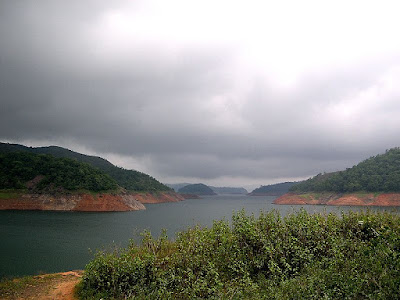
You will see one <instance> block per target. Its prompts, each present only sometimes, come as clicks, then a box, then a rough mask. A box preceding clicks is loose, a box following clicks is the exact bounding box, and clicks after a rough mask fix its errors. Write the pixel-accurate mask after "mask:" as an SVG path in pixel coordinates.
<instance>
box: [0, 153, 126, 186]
mask: <svg viewBox="0 0 400 300" xmlns="http://www.w3.org/2000/svg"><path fill="white" fill-rule="evenodd" d="M117 188H118V184H117V183H116V182H115V180H113V179H112V178H111V177H110V176H109V175H107V174H105V173H103V172H102V171H100V170H99V169H96V168H94V167H92V166H90V165H89V164H86V163H82V162H78V161H76V160H73V159H70V158H56V157H54V156H51V155H48V154H34V153H28V152H9V153H2V154H0V189H30V190H33V191H35V192H38V191H47V192H53V191H63V190H69V191H72V190H87V191H94V192H99V191H107V190H116V189H117Z"/></svg>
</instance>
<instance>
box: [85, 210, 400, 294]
mask: <svg viewBox="0 0 400 300" xmlns="http://www.w3.org/2000/svg"><path fill="white" fill-rule="evenodd" d="M231 223H232V224H229V222H227V221H218V222H214V224H213V226H212V227H211V228H200V227H195V228H191V229H188V230H186V231H184V232H181V233H179V234H178V236H177V238H176V240H175V241H169V240H168V239H167V237H166V235H165V233H163V234H162V235H161V237H160V238H158V239H154V238H152V236H151V234H150V233H148V232H145V233H144V234H143V240H142V244H141V245H140V246H137V245H134V244H133V243H131V245H130V246H129V247H127V248H126V249H120V250H115V251H114V252H113V253H105V252H99V253H97V255H96V257H95V258H94V260H93V261H91V262H90V263H89V264H88V265H87V266H86V270H85V275H84V277H83V280H82V282H81V285H80V287H79V294H80V296H81V297H82V298H84V299H85V298H88V299H100V298H113V299H114V298H115V299H126V298H128V299H129V298H135V299H170V298H172V299H192V298H214V299H221V298H222V299H397V298H398V297H399V294H400V217H399V216H398V215H396V214H389V213H379V214H378V213H372V212H360V213H354V212H350V213H348V214H343V215H342V216H337V215H334V214H308V213H307V212H305V211H304V210H303V211H300V212H299V213H296V214H291V215H289V216H287V217H285V218H281V217H280V216H279V214H278V213H276V212H269V213H261V214H260V216H259V217H254V216H247V215H246V214H245V213H244V211H241V212H239V213H237V214H235V215H234V216H233V217H232V222H231Z"/></svg>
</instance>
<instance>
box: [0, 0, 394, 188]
mask: <svg viewBox="0 0 400 300" xmlns="http://www.w3.org/2000/svg"><path fill="white" fill-rule="evenodd" d="M150 3H152V2H150ZM156 3H157V2H156ZM159 4H160V5H161V3H159ZM178 4H179V3H178ZM155 7H156V5H155V6H152V5H150V4H148V2H142V1H134V3H130V2H129V1H116V2H114V3H113V4H112V5H111V4H110V3H109V2H108V1H85V2H81V1H68V2H67V3H66V2H62V1H41V2H40V3H38V2H36V1H2V2H1V4H0V41H1V50H0V98H1V112H0V139H3V140H8V141H16V142H27V141H29V142H30V143H32V144H38V143H39V144H40V143H58V144H60V145H63V146H68V147H69V148H72V149H76V150H78V149H81V148H84V149H86V150H87V151H88V152H90V153H97V154H101V155H105V156H108V157H110V158H111V157H112V158H113V159H115V160H116V161H118V164H119V165H122V166H124V167H127V168H137V169H140V170H142V171H145V172H149V173H150V174H152V175H153V176H155V177H157V178H160V179H162V180H163V181H165V182H167V181H169V182H171V181H174V180H178V178H179V179H184V178H190V179H198V180H208V181H209V182H212V181H213V182H215V184H216V185H218V184H219V183H220V184H224V185H226V184H228V183H229V182H227V181H228V180H230V179H232V180H234V178H236V181H235V183H237V182H238V180H239V179H240V180H242V181H243V183H244V184H251V183H255V184H263V183H265V184H266V183H269V182H274V181H276V180H278V179H279V180H281V179H284V178H302V177H306V176H310V175H313V174H316V173H319V172H323V171H333V170H340V169H343V168H345V167H350V166H352V165H353V164H354V163H356V162H358V161H360V160H361V159H364V158H367V157H368V156H370V155H374V154H377V153H379V152H383V151H384V150H385V149H387V148H390V147H393V146H398V145H399V144H400V140H399V138H398V131H399V128H400V121H399V120H400V119H399V118H398V117H397V116H398V114H399V112H400V102H399V101H398V99H399V96H400V89H399V86H400V85H399V78H400V57H399V56H398V55H396V51H395V50H398V48H396V47H394V46H393V45H392V44H388V45H387V46H388V50H387V51H386V50H385V49H383V50H385V51H383V50H382V51H381V52H379V51H378V53H377V54H376V53H375V54H374V53H373V55H372V54H368V55H364V56H363V55H361V56H362V59H358V58H357V59H354V57H353V56H352V55H350V56H349V57H350V58H349V57H347V56H346V55H345V54H344V55H343V57H342V56H340V57H336V58H334V55H336V54H335V51H334V50H335V49H334V50H332V62H331V61H330V57H329V56H328V55H326V54H324V55H326V56H324V57H323V58H324V59H325V60H324V61H323V63H325V65H324V64H323V63H322V64H321V65H319V64H318V63H316V62H318V61H317V60H316V58H314V57H313V56H312V55H310V54H309V53H307V52H304V49H307V50H310V51H313V48H312V47H313V46H315V45H318V44H311V45H309V47H308V48H307V45H302V46H301V47H300V48H299V51H298V52H296V49H293V50H292V51H289V52H288V50H287V49H285V51H282V52H283V54H282V56H279V53H280V52H279V47H278V48H277V46H276V47H275V48H276V49H274V46H273V45H272V43H273V42H274V41H275V42H279V43H282V40H281V39H280V37H279V34H278V35H277V33H276V32H275V33H274V34H275V39H276V40H272V41H270V42H271V45H272V46H270V47H269V46H266V45H269V44H262V42H263V38H262V37H258V36H256V35H255V34H254V36H252V35H250V33H249V32H246V31H245V30H243V32H240V31H238V32H237V34H236V32H235V30H236V29H237V28H240V27H234V28H233V29H232V30H230V29H229V26H228V25H233V24H234V23H228V24H227V25H226V26H225V27H223V30H225V31H226V36H225V35H223V34H221V33H225V32H224V31H218V30H220V28H219V27H218V26H216V27H215V32H214V31H213V30H210V24H207V23H206V22H207V20H206V19H204V22H205V23H204V28H206V29H204V30H205V31H204V32H203V31H202V30H203V29H202V27H203V26H199V24H198V23H196V21H193V23H191V18H190V17H193V18H195V16H194V15H193V16H192V15H190V16H189V17H185V18H186V19H185V20H186V21H187V22H188V24H187V27H188V28H189V29H190V30H189V29H187V28H185V25H186V24H179V23H178V24H177V25H176V26H175V25H174V26H175V27H173V26H172V25H170V24H167V23H165V22H164V21H165V20H171V22H172V21H173V19H171V18H173V17H176V18H177V19H178V20H180V19H181V18H183V16H182V15H176V16H171V17H170V18H169V17H168V15H165V14H163V13H162V11H161V12H160V11H158V10H157V9H155ZM154 11H157V14H155V13H154ZM171 11H172V9H171V10H169V11H168V13H171ZM124 14H126V16H125V15H124ZM156 17H160V18H161V21H160V23H157V20H156ZM213 17H214V18H216V17H217V15H215V16H213ZM149 20H153V21H152V22H150V21H149ZM214 21H215V20H214ZM163 22H164V23H163ZM210 22H212V20H210ZM227 22H228V21H227ZM143 24H147V25H148V26H149V27H143V26H140V25H143ZM215 24H217V23H215ZM150 25H152V26H153V27H151V26H150ZM245 25H246V23H243V26H245ZM258 25H259V24H258ZM168 26H170V27H168ZM171 26H172V27H171ZM235 26H236V25H235ZM164 27H165V28H166V29H165V28H164ZM171 28H172V29H175V30H170V29H171ZM186 29H187V30H186ZM207 30H208V31H207ZM282 30H283V29H282ZM285 32H286V33H287V31H286V30H283V33H285ZM179 34H181V35H182V36H180V35H179ZM236 35H237V36H238V37H237V39H236ZM248 35H249V36H250V37H249V39H253V40H249V41H247V40H246V39H245V37H247V36H248ZM269 38H270V37H269ZM259 40H260V47H261V49H264V48H265V49H266V51H267V52H266V53H265V57H257V55H256V54H257V53H258V52H259V50H257V49H256V48H254V49H256V50H257V51H253V50H254V49H253V48H251V47H253V46H254V45H253V44H252V43H255V42H256V41H259ZM266 41H269V40H267V39H266ZM310 41H311V40H310V39H309V40H308V42H310ZM306 42H307V41H306ZM310 43H311V42H310ZM371 43H372V44H373V43H374V42H373V41H372V42H371ZM248 45H252V46H251V47H250V46H248ZM255 45H256V46H258V44H255ZM354 45H355V44H354ZM354 45H353V46H354ZM363 45H364V44H360V46H363ZM248 47H250V48H248ZM321 47H322V46H321V45H318V49H319V50H320V49H324V48H323V47H322V48H321ZM269 48H271V51H270V52H268V51H269ZM249 49H250V50H252V51H253V52H252V51H250V50H249ZM342 49H343V47H342V46H341V48H340V49H339V50H342ZM350 50H351V51H350ZM350 50H349V51H350V52H351V53H353V52H354V49H350ZM378 50H380V49H378ZM301 51H303V52H304V53H303V52H301ZM336 52H337V51H336ZM249 53H250V54H252V53H254V57H253V56H252V55H249ZM397 53H398V52H397ZM258 54H259V53H258ZM315 54H316V55H322V54H321V53H317V52H316V53H315ZM274 55H275V56H276V59H275V58H274ZM289 55H292V56H294V57H296V56H298V57H299V58H303V59H304V60H305V62H306V63H309V65H307V64H305V67H304V66H302V65H301V63H303V62H301V61H300V62H298V61H296V60H294V59H293V58H290V57H289ZM302 55H303V56H302ZM258 59H260V60H258ZM321 59H322V58H321ZM346 59H347V60H346ZM275 61H276V62H275ZM335 61H337V63H335ZM258 62H260V64H259V65H258ZM288 62H289V63H298V67H297V69H296V67H295V66H293V68H292V66H291V65H290V64H289V63H288ZM269 67H270V68H269ZM285 70H286V71H285ZM288 70H289V71H288ZM299 70H300V71H299ZM238 178H239V179H238ZM192 181H193V180H192Z"/></svg>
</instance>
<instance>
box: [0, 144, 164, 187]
mask: <svg viewBox="0 0 400 300" xmlns="http://www.w3.org/2000/svg"><path fill="white" fill-rule="evenodd" d="M16 151H19V152H21V151H24V152H32V153H38V154H50V155H53V156H55V157H65V158H72V159H75V160H78V161H80V162H84V163H88V164H90V165H92V166H93V167H96V168H98V169H100V170H101V171H103V172H105V173H107V174H108V175H110V176H111V177H112V178H113V179H114V180H115V181H116V182H117V183H118V185H120V186H121V187H123V188H125V189H127V190H130V191H140V192H155V191H169V190H171V189H170V188H169V187H167V186H166V185H164V184H162V183H160V182H159V181H157V180H156V179H154V178H153V177H151V176H149V175H147V174H144V173H141V172H138V171H134V170H125V169H123V168H119V167H116V166H114V165H113V164H112V163H110V162H109V161H107V160H105V159H104V158H101V157H96V156H89V155H84V154H81V153H77V152H74V151H71V150H68V149H65V148H62V147H57V146H50V147H37V148H32V147H26V146H23V145H18V144H7V143H0V153H9V152H16Z"/></svg>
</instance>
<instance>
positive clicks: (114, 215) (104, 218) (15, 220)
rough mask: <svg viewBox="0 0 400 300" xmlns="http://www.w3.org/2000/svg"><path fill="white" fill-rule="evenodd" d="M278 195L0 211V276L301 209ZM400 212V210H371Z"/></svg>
mask: <svg viewBox="0 0 400 300" xmlns="http://www.w3.org/2000/svg"><path fill="white" fill-rule="evenodd" d="M274 199H275V197H267V196H266V197H249V196H242V195H241V196H236V195H234V196H232V195H219V196H209V197H204V198H203V199H193V200H185V201H182V202H174V203H162V204H147V205H146V208H147V210H145V211H133V212H108V213H84V212H44V211H0V277H3V276H21V275H30V274H38V273H41V272H46V273H49V272H60V271H67V270H73V269H82V268H84V267H85V265H86V264H87V263H88V262H89V260H90V259H91V258H92V257H93V252H94V251H96V249H104V248H111V247H112V246H113V245H117V246H126V245H127V244H128V242H129V239H135V240H137V241H139V233H140V232H142V231H143V230H144V229H147V230H150V231H151V232H152V234H153V235H155V236H158V235H159V233H160V232H161V230H162V229H163V228H165V229H167V234H168V236H169V237H171V238H173V237H174V236H175V233H176V232H177V231H180V230H183V229H185V228H187V227H189V226H193V225H196V224H200V225H203V226H210V225H212V221H213V220H220V219H223V218H225V219H227V220H230V218H231V216H232V212H233V211H238V210H240V209H242V208H244V209H245V210H246V212H247V213H248V214H250V213H254V214H256V215H258V214H259V212H260V210H264V211H270V210H274V209H275V210H278V211H279V212H280V213H281V215H286V214H287V213H289V212H293V211H294V210H299V209H300V208H301V206H289V205H274V204H272V201H273V200H274ZM304 208H305V209H306V210H307V211H309V212H321V211H326V212H338V213H340V212H341V211H348V210H360V209H363V208H360V207H346V206H337V207H328V206H317V205H315V206H314V205H309V206H304ZM373 210H379V211H381V210H387V211H394V212H397V213H399V212H400V208H373Z"/></svg>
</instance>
